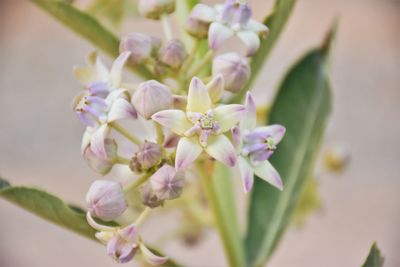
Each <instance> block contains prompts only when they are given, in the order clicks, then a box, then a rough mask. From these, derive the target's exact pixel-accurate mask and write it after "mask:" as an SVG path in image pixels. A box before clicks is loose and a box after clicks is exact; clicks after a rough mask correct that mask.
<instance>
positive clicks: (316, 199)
mask: <svg viewBox="0 0 400 267" xmlns="http://www.w3.org/2000/svg"><path fill="white" fill-rule="evenodd" d="M318 189H319V188H318V183H317V181H316V180H315V178H310V179H307V181H306V184H305V185H304V191H303V192H302V193H301V196H300V199H299V202H298V204H297V207H296V208H295V211H294V214H293V223H294V224H295V225H297V226H303V225H304V223H305V222H306V220H307V218H308V217H309V216H310V215H311V214H313V213H314V212H316V211H318V210H319V209H321V207H322V200H321V195H320V193H319V191H318Z"/></svg>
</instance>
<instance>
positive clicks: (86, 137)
mask: <svg viewBox="0 0 400 267" xmlns="http://www.w3.org/2000/svg"><path fill="white" fill-rule="evenodd" d="M92 135H93V128H86V131H85V132H84V133H83V137H82V143H81V154H82V155H83V153H84V152H85V150H86V148H87V147H88V146H90V141H91V140H92Z"/></svg>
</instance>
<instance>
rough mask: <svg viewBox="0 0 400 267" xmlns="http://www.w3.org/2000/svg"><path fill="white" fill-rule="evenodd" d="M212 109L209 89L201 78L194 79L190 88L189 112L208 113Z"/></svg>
mask: <svg viewBox="0 0 400 267" xmlns="http://www.w3.org/2000/svg"><path fill="white" fill-rule="evenodd" d="M210 108H211V98H210V96H209V94H208V90H207V87H206V86H205V85H204V83H203V82H202V81H201V80H200V79H199V78H197V77H193V79H192V81H191V82H190V86H189V92H188V99H187V107H186V109H187V111H190V112H200V113H206V112H207V111H208V110H209V109H210Z"/></svg>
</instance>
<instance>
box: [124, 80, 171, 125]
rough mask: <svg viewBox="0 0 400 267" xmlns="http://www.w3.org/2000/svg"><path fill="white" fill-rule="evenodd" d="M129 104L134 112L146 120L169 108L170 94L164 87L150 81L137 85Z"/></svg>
mask: <svg viewBox="0 0 400 267" xmlns="http://www.w3.org/2000/svg"><path fill="white" fill-rule="evenodd" d="M131 102H132V104H133V106H134V107H135V108H136V111H137V112H138V113H139V114H140V115H141V116H142V117H143V118H145V119H146V120H148V119H150V117H151V116H152V115H153V114H154V113H157V112H158V111H161V110H164V109H169V108H170V107H171V105H172V94H171V90H170V89H169V88H168V87H167V86H166V85H164V84H162V83H159V82H157V81H155V80H151V81H146V82H143V83H141V84H139V87H138V88H137V90H136V91H135V93H134V94H133V96H132V100H131Z"/></svg>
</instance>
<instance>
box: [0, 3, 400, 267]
mask: <svg viewBox="0 0 400 267" xmlns="http://www.w3.org/2000/svg"><path fill="white" fill-rule="evenodd" d="M249 2H250V3H251V4H252V5H253V6H254V7H256V8H255V13H256V17H257V18H261V17H262V16H263V13H264V12H261V11H262V10H265V9H266V8H267V7H269V6H270V4H271V3H270V2H271V1H269V0H268V1H256V0H253V1H249ZM399 11H400V2H399V1H389V0H386V1H383V0H375V1H374V0H352V1H346V0H336V1H329V0H300V1H298V4H297V6H296V8H295V10H294V15H293V17H292V18H291V20H290V22H289V24H288V26H287V28H286V31H285V33H284V35H283V38H282V39H281V40H280V42H279V43H278V45H277V47H276V49H275V50H274V53H273V55H272V56H271V58H270V61H269V62H268V64H267V65H266V67H265V69H264V71H263V73H262V75H261V77H260V79H259V81H258V83H257V85H256V86H255V90H256V91H257V92H258V94H259V95H260V96H262V95H263V94H266V95H269V96H270V95H271V93H272V90H273V88H275V87H276V85H277V83H278V82H279V80H280V78H281V77H282V74H283V72H284V71H285V70H286V69H287V67H288V66H289V65H290V64H291V63H292V62H294V60H296V59H297V58H299V57H300V56H301V55H302V53H303V52H304V51H306V50H307V49H309V48H311V47H312V46H314V45H316V44H318V43H319V42H320V41H321V39H322V37H323V35H324V34H325V31H326V30H327V28H328V27H329V25H330V24H331V22H332V21H333V19H334V18H335V17H336V16H340V30H339V35H338V40H337V50H336V51H337V52H336V57H335V61H334V64H333V85H334V93H335V110H334V112H333V115H332V119H331V121H330V125H329V128H328V132H327V135H326V144H328V145H329V144H333V143H336V142H339V143H343V144H346V145H348V146H349V148H350V150H351V153H352V162H351V165H350V166H349V168H348V170H347V172H346V173H345V174H344V175H342V176H335V175H319V182H320V186H321V193H322V196H323V200H324V207H323V209H322V211H320V212H319V213H317V214H315V215H313V216H312V217H311V218H310V220H309V221H308V223H307V224H306V225H305V226H304V227H303V228H302V229H291V230H290V231H289V232H288V234H287V235H286V236H285V238H284V239H283V241H282V243H281V246H280V247H279V249H278V250H277V253H276V254H275V255H274V257H273V259H272V261H271V263H270V264H269V266H271V267H274V266H278V267H290V266H304V267H314V266H315V267H318V266H326V267H337V266H359V265H360V263H361V262H362V260H363V259H364V257H365V255H366V253H367V250H368V249H369V246H370V244H371V243H372V242H373V241H374V240H378V243H379V246H380V247H381V248H382V251H383V253H384V254H385V256H386V263H387V264H386V266H388V267H392V266H393V267H394V266H400V256H399V253H398V251H399V247H400V232H399V225H400V208H399V203H400V196H399V189H400V180H399V178H400V176H399V173H400V162H399V152H398V151H399V149H400V141H399V140H400V139H399V136H400V124H399V111H400V105H399V103H400V90H399V89H400V88H399V84H400V72H399V71H400V50H399V48H400V47H399V43H400V24H399V22H400V20H399V19H400V12H399ZM143 27H146V30H147V29H148V30H149V31H150V32H152V33H157V32H158V29H159V27H157V25H156V24H154V23H144V22H143V21H142V20H138V21H130V22H129V23H128V24H126V25H124V30H123V31H124V32H128V31H135V30H138V31H140V30H143V29H144V28H143ZM0 38H1V41H0V122H1V126H0V174H1V176H2V177H5V178H7V179H9V180H10V181H11V182H12V183H14V184H30V185H36V186H40V187H42V188H45V189H46V190H48V191H50V192H54V193H56V194H58V195H60V196H62V197H63V198H65V199H67V200H69V201H71V202H75V203H80V204H83V201H84V195H85V193H86V190H87V188H88V186H89V185H90V183H91V181H93V180H94V179H95V178H96V175H95V174H94V173H92V172H91V171H90V170H89V169H88V168H87V166H86V165H85V164H84V162H82V160H81V158H80V155H79V145H80V138H81V134H82V131H83V129H82V127H81V126H80V125H79V123H78V122H77V120H76V119H75V117H74V115H73V114H72V112H71V108H70V103H71V100H72V98H73V97H74V95H75V94H76V93H77V92H78V90H79V86H78V84H77V83H76V82H75V81H74V80H73V78H72V75H71V67H72V66H73V65H75V64H81V63H83V59H84V56H85V55H86V54H87V53H88V52H89V51H90V50H91V49H92V46H90V45H89V44H87V43H86V42H85V41H83V40H80V39H79V38H78V37H77V36H75V35H74V34H72V33H71V32H69V31H68V30H66V29H65V28H63V27H62V26H60V25H59V24H58V23H56V22H55V21H53V20H52V19H51V18H49V17H48V16H47V15H46V14H45V13H43V12H42V11H40V10H39V9H38V8H36V7H35V6H33V5H32V4H31V3H30V2H29V1H23V0H8V1H7V0H2V1H1V3H0ZM265 99H267V97H265ZM0 211H1V215H0V266H2V267H3V266H4V267H19V266H24V267H25V266H27V267H28V266H29V267H43V266H97V267H103V266H116V264H115V263H113V261H112V260H111V259H110V258H108V256H107V255H106V254H105V251H104V248H103V247H101V246H99V245H97V244H96V243H94V242H91V241H88V240H86V239H84V238H82V237H79V236H77V235H74V234H71V233H70V232H67V231H65V230H63V229H60V228H58V227H56V226H53V225H51V224H49V223H47V222H44V221H42V220H40V219H38V218H36V217H35V216H33V215H31V214H29V213H27V212H25V211H23V210H21V209H17V208H16V207H14V206H12V205H10V204H9V203H6V202H4V201H0ZM176 221H177V217H176V216H174V215H171V216H169V218H164V219H162V220H157V221H155V220H152V221H151V222H150V223H149V225H147V226H146V228H147V230H146V236H147V237H148V238H149V239H154V238H155V236H156V235H157V234H159V233H160V231H162V229H163V227H162V226H163V225H165V224H171V223H175V222H176ZM166 250H167V251H168V252H170V253H171V254H172V255H174V256H175V257H176V258H177V259H179V260H181V261H182V262H183V263H184V264H186V265H187V266H193V267H203V266H210V267H219V266H225V265H226V264H225V262H224V259H223V252H222V248H221V246H220V244H219V240H218V237H217V236H216V235H215V234H214V233H211V232H210V233H207V236H206V240H205V242H203V243H202V245H201V246H199V247H196V248H192V249H184V248H183V246H182V245H181V244H179V243H173V244H171V245H170V246H168V248H167V249H166ZM130 266H135V264H130Z"/></svg>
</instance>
